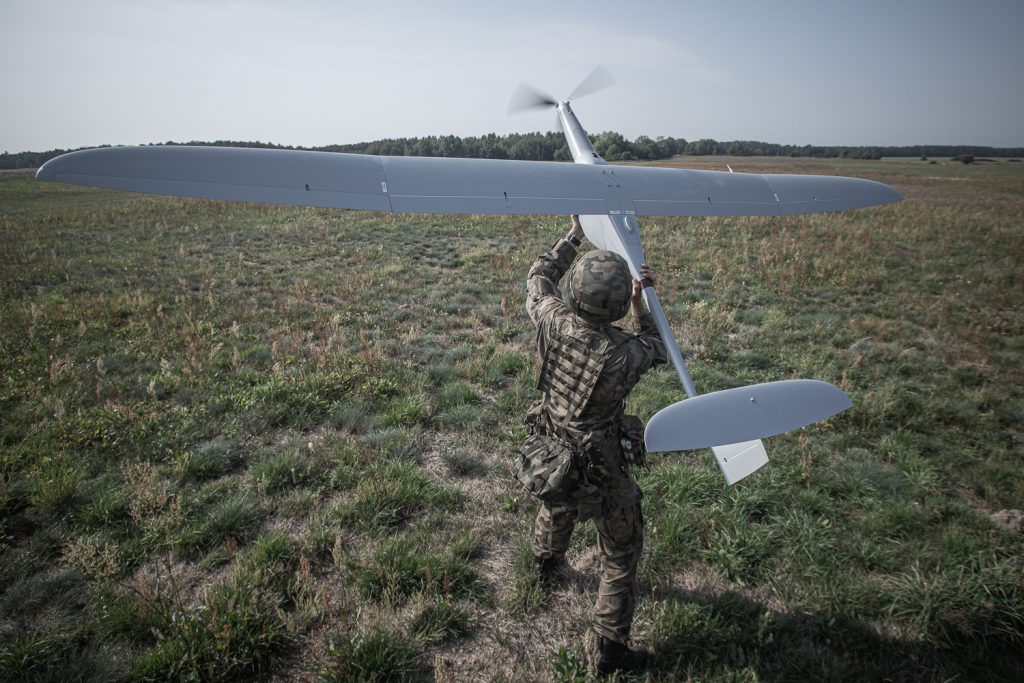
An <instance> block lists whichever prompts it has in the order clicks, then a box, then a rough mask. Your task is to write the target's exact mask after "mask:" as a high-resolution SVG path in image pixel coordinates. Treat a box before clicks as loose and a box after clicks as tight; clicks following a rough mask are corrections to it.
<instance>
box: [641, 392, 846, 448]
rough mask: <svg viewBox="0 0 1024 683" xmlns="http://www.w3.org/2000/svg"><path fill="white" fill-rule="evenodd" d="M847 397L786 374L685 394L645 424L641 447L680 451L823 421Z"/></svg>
mask: <svg viewBox="0 0 1024 683" xmlns="http://www.w3.org/2000/svg"><path fill="white" fill-rule="evenodd" d="M852 406H853V402H852V401H850V398H849V397H848V396H847V395H846V394H844V393H843V392H842V391H841V390H839V389H838V388H837V387H834V386H832V385H831V384H829V383H827V382H819V381H817V380H809V379H791V380H785V381H782V382H768V383H766V384H754V385H751V386H746V387H737V388H735V389H726V390H724V391H716V392H714V393H710V394H701V395H700V396H695V397H693V398H687V399H684V400H682V401H679V402H678V403H673V404H672V405H670V406H668V407H666V408H663V409H662V410H660V411H658V412H657V413H656V414H655V415H654V417H652V418H651V419H650V421H648V423H647V430H646V432H645V434H644V442H645V444H646V446H647V450H649V451H651V452H654V453H657V452H663V451H685V450H692V449H695V448H710V447H712V446H722V445H726V444H737V443H742V442H745V441H754V440H756V439H763V438H765V437H768V436H774V435H776V434H781V433H783V432H788V431H790V430H793V429H797V428H799V427H804V426H806V425H809V424H812V423H814V422H818V421H819V420H824V419H825V418H827V417H831V416H832V415H835V414H836V413H839V412H842V411H844V410H846V409H847V408H851V407H852Z"/></svg>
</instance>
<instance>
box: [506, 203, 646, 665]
mask: <svg viewBox="0 0 1024 683" xmlns="http://www.w3.org/2000/svg"><path fill="white" fill-rule="evenodd" d="M582 237H583V228H582V226H581V225H580V222H579V217H578V216H573V217H572V230H571V231H570V232H569V234H568V235H566V237H565V238H564V239H561V240H559V241H558V242H557V243H556V244H555V246H554V248H553V249H552V250H551V251H550V252H547V253H545V254H542V255H541V256H540V257H539V258H538V259H537V260H536V261H535V262H534V264H533V266H532V267H531V268H530V273H529V275H528V277H527V304H526V307H527V312H528V313H529V315H530V319H531V320H532V321H533V323H534V325H536V327H537V351H538V353H539V355H540V359H541V370H540V379H539V381H538V387H539V388H540V389H541V391H542V392H543V398H542V399H541V400H540V401H539V402H538V403H537V404H535V405H534V406H533V407H532V408H531V410H530V414H529V415H528V417H527V422H528V423H529V424H530V426H531V431H532V433H533V434H532V436H531V437H530V440H528V441H527V445H526V446H524V447H523V461H522V463H521V465H520V471H519V472H518V473H517V476H519V478H520V480H521V481H523V482H524V483H525V484H527V486H528V487H529V488H530V490H531V491H532V492H534V493H537V494H539V495H540V497H541V508H540V512H539V513H538V515H537V520H536V522H535V524H534V539H533V555H534V568H535V570H536V571H537V572H538V574H539V575H540V577H541V580H542V582H543V583H545V584H546V585H550V583H551V581H552V579H553V578H554V577H555V575H557V574H558V573H559V572H560V570H561V569H562V567H563V566H564V564H565V553H566V551H567V550H568V548H569V539H570V536H571V535H572V532H573V528H574V526H575V525H576V523H577V522H582V521H585V520H587V519H591V518H592V519H593V520H594V522H595V524H596V525H597V531H598V549H599V550H600V553H601V584H600V588H599V590H598V596H597V602H596V604H595V605H594V612H593V626H594V631H595V632H596V634H597V644H598V650H599V652H600V660H599V662H598V672H599V673H600V674H602V675H604V674H608V673H611V672H614V671H619V670H631V669H639V668H642V667H643V666H644V664H645V661H646V658H647V653H646V651H645V650H643V649H642V648H636V649H631V648H630V647H629V646H628V642H629V632H630V627H631V625H632V622H633V609H634V600H635V598H634V591H635V582H636V569H637V563H638V562H639V560H640V552H641V549H642V547H643V517H642V515H641V511H640V499H641V497H642V495H643V494H642V493H641V491H640V489H639V487H638V486H637V485H636V482H635V481H634V479H633V477H632V476H631V475H630V472H629V466H630V465H631V464H641V463H636V462H634V461H635V460H636V459H638V458H642V443H643V441H642V440H643V426H642V424H641V423H640V421H639V420H638V419H637V418H635V417H632V416H627V415H625V414H624V401H625V398H626V396H627V395H628V394H629V392H630V391H631V390H632V389H633V387H634V386H635V385H636V383H637V381H639V379H640V376H641V375H642V374H643V373H644V372H646V371H647V370H649V369H650V368H651V367H652V366H654V365H655V364H658V363H664V362H665V358H666V355H665V347H664V344H663V343H662V341H661V338H660V336H659V335H658V332H657V329H656V328H655V326H654V320H653V318H652V317H651V315H650V313H649V312H648V311H647V310H646V307H645V306H644V303H643V296H642V291H643V287H650V286H653V285H654V274H653V272H652V271H651V270H650V268H648V267H647V265H646V264H645V265H644V266H642V268H641V271H640V274H641V277H642V282H641V281H638V280H633V279H632V278H631V276H630V273H629V268H628V266H627V265H626V261H625V259H623V258H622V257H621V256H619V255H617V254H614V253H612V252H610V251H603V250H594V251H590V252H588V253H586V254H584V255H583V256H581V257H580V258H579V259H577V260H576V262H575V263H574V264H572V262H573V258H574V257H575V256H576V250H577V248H578V247H579V246H580V244H581V239H582ZM570 264H572V267H571V268H570ZM566 271H568V275H567V277H566V278H565V282H564V283H563V288H564V297H563V296H560V295H559V291H558V282H559V281H560V280H562V278H563V275H566ZM630 308H632V313H633V320H634V323H635V324H636V326H637V332H638V334H636V335H634V334H630V333H628V332H625V331H623V330H621V329H619V328H618V327H614V326H613V325H612V323H613V322H615V321H617V320H619V319H620V318H622V317H623V316H624V315H625V314H626V312H627V310H629V309H630ZM538 470H542V471H541V472H540V473H538ZM531 477H532V479H531Z"/></svg>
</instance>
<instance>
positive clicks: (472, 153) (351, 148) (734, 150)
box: [0, 131, 1024, 169]
mask: <svg viewBox="0 0 1024 683" xmlns="http://www.w3.org/2000/svg"><path fill="white" fill-rule="evenodd" d="M590 139H591V142H593V144H594V149H596V150H597V153H598V154H600V155H601V156H602V157H604V158H605V159H607V160H608V161H633V160H637V161H648V160H654V159H667V158H669V157H672V156H675V155H677V154H683V155H690V156H707V155H728V156H786V157H843V158H848V159H880V158H881V157H957V156H959V157H965V156H971V157H1024V148H1021V147H1014V148H1006V147H978V146H971V145H908V146H904V147H841V146H829V147H822V146H818V145H803V146H799V145H779V144H775V143H771V142H757V141H753V140H733V141H731V142H723V141H718V140H709V139H704V140H684V139H683V138H667V137H659V138H654V139H651V138H649V137H647V136H645V135H641V136H640V137H638V138H637V139H636V140H632V141H630V140H627V139H626V138H624V137H623V136H622V135H621V134H619V133H615V132H611V131H609V132H604V133H600V134H598V135H591V136H590ZM163 144H166V145H178V144H188V145H204V146H206V145H209V146H221V147H262V148H272V149H308V150H312V151H318V152H352V153H358V154H381V155H388V156H424V157H469V158H475V159H527V160H536V161H568V160H570V159H571V158H572V157H571V155H570V154H569V148H568V147H567V146H566V144H565V137H564V136H563V135H562V134H561V133H555V132H549V133H525V134H517V133H513V134H510V135H496V134H494V133H489V134H487V135H483V136H480V137H466V138H461V137H457V136H455V135H440V136H438V135H431V136H428V137H424V138H388V139H385V140H374V141H373V142H359V143H355V144H349V145H327V146H324V147H285V146H282V145H274V144H271V143H264V142H233V141H224V140H219V141H217V142H188V143H177V142H166V143H163ZM70 151H72V150H66V149H55V150H51V151H49V152H19V153H17V154H8V153H7V152H4V153H3V154H0V169H18V168H37V167H39V166H41V165H42V164H44V163H45V162H46V161H48V160H50V159H52V158H53V157H55V156H58V155H61V154H64V153H65V152H70Z"/></svg>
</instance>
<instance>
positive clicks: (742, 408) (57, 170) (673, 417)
mask: <svg viewBox="0 0 1024 683" xmlns="http://www.w3.org/2000/svg"><path fill="white" fill-rule="evenodd" d="M610 84H611V77H610V75H609V74H608V72H607V70H606V69H604V68H603V67H598V68H597V69H595V70H594V71H593V72H592V73H591V74H590V75H589V76H588V77H587V78H586V79H584V81H583V82H582V83H581V84H580V86H578V87H577V88H576V89H575V90H574V91H573V92H572V93H571V94H570V95H569V97H567V98H565V99H564V100H555V99H553V98H551V97H549V96H547V95H545V94H544V93H542V92H540V91H538V90H536V89H534V88H532V87H530V86H525V85H521V86H519V88H518V89H517V90H516V91H515V92H514V94H513V97H512V99H511V101H510V105H509V110H510V111H515V110H523V109H528V108H537V107H547V108H553V109H554V110H555V112H556V113H557V117H558V122H559V124H560V126H561V129H562V131H563V132H564V133H565V139H566V143H567V145H568V148H569V151H570V152H571V154H572V158H573V161H574V162H575V163H571V164H568V163H559V162H552V161H513V160H503V159H460V158H444V157H406V156H371V155H365V154H343V153H336V152H312V151H301V150H282V149H250V148H237V147H192V146H146V147H106V148H99V149H87V150H81V151H77V152H70V153H68V154H64V155H61V156H58V157H56V158H54V159H51V160H50V161H48V162H46V163H45V164H43V166H42V167H40V168H39V170H38V171H37V172H36V178H37V179H39V180H49V181H56V182H62V183H71V184H76V185H90V186H94V187H104V188H110V189H115V190H127V191H131V192H146V193H151V194H160V195H171V196H176V197H194V198H202V199H220V200H231V201H242V202H260V203H268V204H284V205H292V206H311V207H324V208H341V209H360V210H365V211H382V212H391V213H423V214H432V213H445V214H513V215H562V216H564V215H566V214H577V215H579V217H580V222H581V224H582V226H583V230H584V233H585V234H586V236H587V239H588V240H589V241H590V242H591V243H592V244H594V246H596V247H597V248H599V249H607V250H610V251H613V252H615V253H617V254H619V255H620V256H622V257H623V258H624V259H625V260H626V263H627V264H628V265H629V269H630V271H631V273H632V274H633V277H634V278H637V279H639V277H640V266H641V265H642V264H643V263H645V258H644V252H643V245H642V242H641V239H640V225H639V219H640V217H642V216H788V215H795V214H807V213H820V212H825V211H842V210H848V209H858V208H864V207H869V206H876V205H880V204H890V203H894V202H898V201H900V200H901V199H902V197H901V196H900V194H899V193H898V192H896V190H894V189H893V188H891V187H889V186H888V185H885V184H883V183H879V182H876V181H872V180H865V179H861V178H847V177H838V176H816V175H793V174H755V173H734V172H732V170H731V169H730V170H729V171H728V172H726V171H698V170H688V169H673V168H656V167H646V166H622V165H614V166H613V165H610V164H608V163H607V162H606V161H605V160H604V159H603V158H602V157H601V156H599V155H598V153H597V152H596V151H595V150H594V147H593V145H592V144H591V142H590V139H589V137H588V136H587V133H586V131H585V130H584V129H583V126H582V125H580V122H579V120H578V119H577V118H576V114H575V113H574V112H573V110H572V108H571V107H570V101H572V100H574V99H577V98H579V97H581V96H583V95H586V94H590V93H592V92H596V91H597V90H600V89H603V88H605V87H607V86H608V85H610ZM643 296H644V300H645V303H646V304H647V307H648V309H649V310H650V312H651V314H652V315H653V317H654V321H655V323H656V325H657V329H658V332H659V333H660V335H661V338H662V340H663V341H664V343H665V346H666V349H667V351H668V356H669V360H670V361H671V363H672V366H673V368H674V369H675V372H676V375H677V376H678V378H679V381H680V382H681V383H682V385H683V389H684V391H685V393H686V398H684V399H683V400H681V401H678V402H676V403H673V404H671V405H669V406H666V407H664V408H662V409H661V410H659V411H658V412H657V413H655V414H654V415H653V416H652V417H651V419H650V420H649V421H648V423H647V427H646V430H645V435H644V438H645V443H646V447H647V450H648V451H650V452H654V453H656V452H668V451H684V450H694V449H700V448H711V449H712V451H713V453H714V455H715V459H716V460H717V462H718V465H719V467H720V468H721V471H722V474H723V476H724V478H725V481H726V483H727V484H729V485H732V484H734V483H736V482H738V481H740V480H741V479H743V478H744V477H746V476H748V475H750V474H751V473H753V472H755V471H756V470H758V469H759V468H761V467H762V466H763V465H765V464H766V463H767V462H768V455H767V451H766V449H765V447H764V444H763V442H762V439H765V438H767V437H770V436H774V435H777V434H782V433H784V432H788V431H791V430H794V429H798V428H800V427H804V426H806V425H809V424H812V423H814V422H818V421H820V420H824V419H826V418H829V417H831V416H833V415H835V414H837V413H840V412H842V411H844V410H847V409H848V408H851V407H852V406H853V402H852V401H851V400H850V398H849V397H848V396H847V395H846V394H845V393H843V391H842V390H841V389H839V388H838V387H836V386H834V385H832V384H829V383H827V382H823V381H818V380H808V379H796V380H782V381H775V382H766V383H762V384H754V385H748V386H742V387H736V388H732V389H725V390H722V391H715V392H711V393H707V394H699V393H698V392H697V389H696V387H695V386H694V383H693V380H692V378H691V377H690V373H689V371H688V370H687V367H686V363H685V362H684V360H683V355H682V353H681V351H680V350H679V345H678V344H677V342H676V340H675V337H674V335H673V333H672V329H671V327H670V326H669V323H668V319H667V318H666V316H665V312H664V309H663V308H662V306H661V303H660V301H659V300H658V296H657V294H656V293H655V291H654V289H653V288H652V287H650V286H645V287H644V289H643Z"/></svg>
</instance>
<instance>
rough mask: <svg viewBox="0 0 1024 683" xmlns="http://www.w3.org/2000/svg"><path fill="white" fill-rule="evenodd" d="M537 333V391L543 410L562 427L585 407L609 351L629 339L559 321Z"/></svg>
mask: <svg viewBox="0 0 1024 683" xmlns="http://www.w3.org/2000/svg"><path fill="white" fill-rule="evenodd" d="M545 327H546V326H544V325H541V326H539V327H538V329H537V351H538V352H539V354H540V358H541V368H540V376H539V378H538V379H537V388H538V389H540V390H541V391H542V392H544V408H545V410H546V411H547V413H548V415H549V416H550V418H551V419H552V421H554V422H555V423H556V424H558V425H561V426H565V425H567V424H568V423H569V422H570V421H572V420H574V419H576V418H578V417H579V416H580V414H581V413H582V412H583V409H584V408H585V407H586V406H587V402H588V401H589V400H590V396H591V394H592V393H593V391H594V386H595V385H596V384H597V380H598V378H599V377H600V376H601V371H602V370H603V369H604V365H605V363H606V362H607V360H608V358H609V357H610V356H611V355H612V351H614V350H615V348H617V347H618V346H619V345H621V344H623V343H625V342H626V341H628V340H629V339H630V338H631V335H629V334H627V333H625V332H623V331H622V330H619V329H617V328H614V327H611V326H607V327H604V328H601V329H595V328H592V327H586V326H584V325H582V324H580V323H579V322H577V321H576V320H573V319H568V318H566V319H562V320H560V321H558V323H557V324H555V325H552V326H550V327H549V328H548V330H547V332H548V333H547V334H544V333H543V330H544V328H545Z"/></svg>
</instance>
